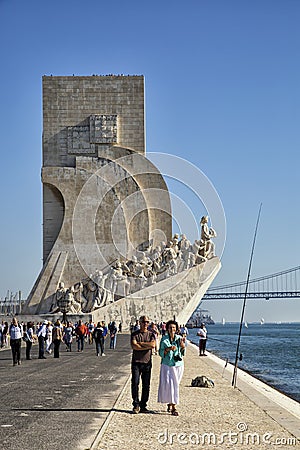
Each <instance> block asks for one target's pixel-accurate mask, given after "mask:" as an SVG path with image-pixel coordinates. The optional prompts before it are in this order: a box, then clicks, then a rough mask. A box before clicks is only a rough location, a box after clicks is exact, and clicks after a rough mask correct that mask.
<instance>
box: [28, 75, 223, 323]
mask: <svg viewBox="0 0 300 450" xmlns="http://www.w3.org/2000/svg"><path fill="white" fill-rule="evenodd" d="M144 134H145V133H144V78H143V76H114V75H109V76H88V77H84V76H79V77H77V76H71V77H70V76H58V77H56V76H55V77H53V76H50V77H49V76H45V77H43V167H42V183H43V267H42V270H41V273H40V275H39V277H38V279H37V281H36V283H35V285H34V286H33V288H32V291H31V293H30V295H29V297H28V300H27V302H26V304H25V307H24V309H23V314H26V315H39V316H44V315H47V314H48V315H49V314H56V313H57V312H59V311H60V312H62V310H61V307H60V303H61V304H64V305H69V306H70V308H69V311H68V312H69V313H72V314H76V313H77V314H83V313H90V316H89V317H93V318H94V319H98V318H100V317H101V319H104V320H115V318H116V319H118V320H121V321H122V322H123V323H124V324H126V325H127V326H129V322H130V320H131V318H133V317H134V316H135V313H137V314H140V311H141V310H142V309H148V311H147V314H148V315H151V311H150V310H151V309H152V308H156V309H155V311H156V313H155V315H156V316H157V317H156V318H157V319H159V318H160V319H161V320H164V319H167V318H168V317H169V318H170V317H172V316H173V315H174V314H175V313H176V314H179V313H180V314H181V316H182V317H181V319H182V321H183V322H184V321H186V320H187V319H188V317H189V316H187V317H186V315H187V314H189V315H190V314H191V313H192V312H193V310H194V309H195V308H196V307H197V306H198V303H199V301H200V299H201V297H199V294H197V292H198V293H199V292H200V291H201V296H202V295H203V294H204V293H205V290H206V289H207V287H208V286H209V284H210V283H211V281H212V280H213V278H214V276H215V275H216V273H217V272H218V270H219V268H220V262H219V259H218V258H216V257H215V255H214V252H213V251H211V252H210V257H209V258H206V257H205V255H207V251H206V249H207V248H208V246H209V245H210V247H212V244H211V242H210V240H209V238H210V237H213V236H209V237H207V238H206V241H205V242H202V248H203V245H204V244H205V246H206V247H205V251H204V250H202V252H200V250H199V249H200V247H201V245H200V242H199V249H198V246H197V245H196V246H194V247H192V246H190V243H189V241H188V240H187V239H185V241H184V243H183V244H182V245H183V246H184V248H183V252H182V254H181V253H180V252H179V248H178V236H175V237H173V240H172V213H171V204H170V198H169V193H168V189H167V186H166V184H165V181H164V179H163V177H162V175H161V174H160V172H159V171H158V169H157V168H156V167H155V166H154V165H153V164H152V163H151V162H150V161H149V160H148V159H147V158H146V156H145V136H144ZM205 226H206V225H205ZM202 234H203V233H202ZM202 240H203V236H202ZM165 243H169V244H165ZM162 244H163V245H162ZM189 246H190V247H189ZM193 248H196V251H195V252H194V253H193ZM198 250H199V251H198ZM157 255H158V256H157ZM177 256H178V261H177ZM137 257H138V260H137ZM207 259H210V261H209V264H208V265H207V266H206V267H205V263H206V261H207ZM197 264H198V266H197V267H196V265H197ZM180 267H181V269H180V270H179V268H180ZM181 270H185V271H186V272H189V274H187V273H186V274H185V276H183V275H182V273H183V272H181V273H179V272H180V271H181ZM204 273H205V274H206V275H205V277H204V278H203V274H204ZM170 275H172V278H173V279H174V280H175V278H176V279H177V281H176V282H175V284H174V282H173V283H172V282H170V281H169V280H168V279H169V277H170ZM201 277H202V278H201ZM197 279H198V281H199V285H198V286H197V282H196V280H197ZM187 280H189V281H187ZM201 280H202V281H201ZM158 281H161V283H162V284H161V285H160V286H161V288H160V287H159V283H158ZM179 281H180V283H181V287H180V288H178V283H179ZM187 283H188V284H189V288H188V289H187ZM65 286H66V287H65ZM176 286H177V288H176V289H177V292H181V291H182V295H183V297H184V298H183V297H182V295H181V298H179V297H178V298H177V299H176V298H175V297H174V295H173V294H174V292H175V291H174V292H173V290H174V288H175V287H176ZM199 289H200V291H199ZM62 291H64V292H65V294H64V295H65V296H66V298H64V297H63V295H62ZM202 291H203V292H202ZM166 292H168V294H166ZM171 292H173V294H171ZM184 292H188V294H187V293H186V294H185V293H184ZM62 297H63V298H62ZM145 298H146V299H149V300H150V303H151V302H152V303H151V304H150V303H149V304H148V303H147V301H146V302H145ZM151 298H152V300H151ZM192 298H193V301H192V303H190V301H191V299H192ZM58 299H59V300H58ZM189 303H190V304H189ZM151 305H152V306H151ZM161 305H162V306H161ZM188 305H189V306H188ZM69 306H68V307H69ZM183 306H184V307H185V311H186V312H185V313H183V309H182V307H183ZM66 307H67V306H64V314H66V313H67V311H66ZM191 308H192V310H191ZM190 310H191V311H190ZM95 311H96V312H95ZM53 317H54V316H53ZM184 319H185V320H184ZM125 327H126V326H125Z"/></svg>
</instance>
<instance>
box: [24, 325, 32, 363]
mask: <svg viewBox="0 0 300 450" xmlns="http://www.w3.org/2000/svg"><path fill="white" fill-rule="evenodd" d="M23 339H24V341H25V343H26V359H27V360H30V359H31V354H30V353H31V347H32V344H33V342H34V336H33V322H27V326H26V331H25V332H24V336H23Z"/></svg>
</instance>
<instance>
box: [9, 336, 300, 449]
mask: <svg viewBox="0 0 300 450" xmlns="http://www.w3.org/2000/svg"><path fill="white" fill-rule="evenodd" d="M23 354H24V352H23ZM106 355H107V356H106V357H102V358H100V357H98V358H97V357H96V355H95V350H94V346H89V345H87V347H86V349H85V351H84V352H83V353H77V352H76V351H75V352H72V353H67V352H65V351H64V346H62V351H61V358H59V359H56V360H55V359H53V357H52V356H50V357H47V360H38V359H36V357H37V347H36V346H35V348H34V352H33V357H34V359H33V360H32V361H23V363H22V365H21V366H16V367H13V366H12V360H11V353H10V351H9V350H5V351H1V352H0V383H1V391H0V392H1V393H0V402H1V416H0V448H1V449H9V450H19V449H20V450H21V449H22V450H29V449H30V450H32V449H33V450H35V449H36V450H40V449H47V450H48V449H53V450H56V449H57V450H58V449H60V450H64V449H67V448H68V449H72V450H73V449H74V450H77V449H78V450H85V449H90V450H94V449H98V450H101V449H103V450H127V449H130V450H137V449H139V450H146V449H147V450H149V449H151V450H159V449H173V450H175V449H176V450H177V449H180V448H185V449H195V448H203V449H205V450H210V449H214V450H216V449H221V448H225V449H226V448H230V449H237V450H241V449H243V448H245V449H253V450H254V449H270V448H274V447H275V448H281V449H289V450H290V449H300V444H299V441H297V440H296V438H295V437H296V436H297V437H298V438H300V433H299V429H300V404H299V403H297V402H294V401H293V400H290V399H288V398H287V397H285V396H283V395H281V394H278V393H277V391H275V390H273V389H271V388H269V387H268V386H267V385H265V384H263V383H260V382H259V381H257V380H255V379H254V378H253V377H250V376H249V375H247V374H245V373H244V372H240V373H239V375H238V387H237V388H236V389H234V388H232V387H231V368H230V367H229V366H228V367H227V368H226V369H224V362H223V361H221V360H219V359H218V358H216V357H214V356H213V355H209V356H207V357H201V358H200V357H199V356H198V351H197V348H196V347H195V346H193V345H192V344H189V346H188V351H187V355H186V357H185V372H184V376H183V380H182V382H181V389H180V393H181V403H180V405H179V406H178V411H179V416H178V417H174V416H171V415H170V414H168V413H167V412H166V409H165V405H161V404H158V403H157V402H156V398H157V389H158V377H159V368H160V358H159V356H154V357H153V373H152V383H151V396H150V402H149V408H150V410H151V413H149V414H138V415H135V414H132V412H131V411H132V405H131V394H130V355H131V349H130V345H129V336H128V335H126V334H123V335H118V342H117V349H116V350H109V349H107V350H106ZM198 375H206V376H207V377H209V378H211V379H213V380H214V382H215V387H214V388H211V389H209V388H208V389H206V388H193V387H191V385H190V384H191V380H192V378H195V377H196V376H198Z"/></svg>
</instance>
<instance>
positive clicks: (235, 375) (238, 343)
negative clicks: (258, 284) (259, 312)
mask: <svg viewBox="0 0 300 450" xmlns="http://www.w3.org/2000/svg"><path fill="white" fill-rule="evenodd" d="M261 208H262V203H261V204H260V207H259V211H258V216H257V221H256V227H255V232H254V237H253V244H252V250H251V256H250V262H249V268H248V276H247V282H246V289H245V296H244V301H243V308H242V314H241V321H240V329H239V336H238V342H237V346H236V354H235V364H234V371H233V377H232V383H231V385H232V386H234V387H236V378H237V366H238V359H239V348H240V341H241V334H242V326H243V321H244V313H245V307H246V299H247V293H248V286H249V279H250V273H251V266H252V259H253V254H254V247H255V241H256V235H257V229H258V224H259V218H260V213H261Z"/></svg>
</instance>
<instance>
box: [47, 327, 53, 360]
mask: <svg viewBox="0 0 300 450" xmlns="http://www.w3.org/2000/svg"><path fill="white" fill-rule="evenodd" d="M52 331H53V325H52V323H51V322H48V323H47V326H46V343H45V345H46V353H49V355H51V353H52V347H53V342H52Z"/></svg>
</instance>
